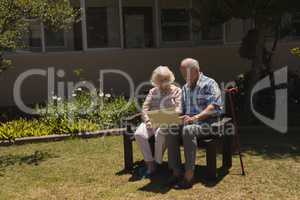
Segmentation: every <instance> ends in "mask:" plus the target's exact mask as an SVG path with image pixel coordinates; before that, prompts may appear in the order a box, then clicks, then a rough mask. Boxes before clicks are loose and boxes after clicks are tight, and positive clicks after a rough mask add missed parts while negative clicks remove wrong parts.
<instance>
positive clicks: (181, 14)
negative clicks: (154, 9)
mask: <svg viewBox="0 0 300 200" xmlns="http://www.w3.org/2000/svg"><path fill="white" fill-rule="evenodd" d="M190 3H191V1H190V0H189V1H181V0H161V1H160V18H161V20H160V23H161V40H162V42H186V41H190V40H191V17H190V12H189V10H190V6H191V5H190Z"/></svg>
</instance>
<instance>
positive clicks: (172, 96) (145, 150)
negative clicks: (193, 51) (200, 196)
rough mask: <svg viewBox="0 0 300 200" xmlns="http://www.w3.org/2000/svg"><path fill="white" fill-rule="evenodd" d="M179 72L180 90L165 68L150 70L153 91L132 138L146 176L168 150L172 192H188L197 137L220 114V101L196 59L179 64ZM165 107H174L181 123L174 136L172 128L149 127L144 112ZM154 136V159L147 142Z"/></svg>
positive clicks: (171, 74) (194, 160)
mask: <svg viewBox="0 0 300 200" xmlns="http://www.w3.org/2000/svg"><path fill="white" fill-rule="evenodd" d="M180 72H181V74H182V76H183V78H184V79H185V80H186V84H185V85H184V86H183V87H182V89H180V88H179V87H177V86H175V85H174V81H175V78H174V74H173V73H172V72H171V71H170V69H169V68H168V67H164V66H160V67H158V68H156V69H155V70H154V71H153V74H152V77H151V81H152V84H153V86H154V88H152V89H151V90H150V91H149V94H148V95H147V97H146V100H145V102H144V104H143V117H142V118H143V123H141V124H140V126H139V127H138V128H137V130H136V132H135V138H136V141H137V143H138V145H139V147H140V149H141V152H142V154H143V156H144V160H145V163H146V167H147V170H146V174H147V175H148V176H151V175H153V174H154V173H155V171H156V168H157V166H158V165H159V164H161V163H162V160H163V154H164V151H165V150H166V148H168V164H169V168H170V169H171V170H172V171H173V175H172V177H171V178H170V180H169V181H168V183H169V184H170V185H171V186H172V187H173V188H175V189H188V188H191V187H192V186H193V178H194V170H195V162H196V150H197V137H201V132H202V131H201V125H203V124H204V123H210V121H211V118H210V117H211V114H212V113H217V114H221V112H222V103H223V102H222V98H221V91H220V89H219V86H218V84H217V83H216V81H215V80H213V79H211V78H209V77H207V76H205V75H204V74H203V73H202V72H201V70H200V67H199V62H198V61H197V60H195V59H192V58H186V59H184V60H183V61H182V62H181V64H180ZM166 108H174V109H175V110H176V112H178V113H180V118H181V119H182V124H183V126H182V129H180V130H181V131H180V132H181V133H178V134H173V133H171V132H172V131H171V129H167V128H155V127H153V126H152V124H151V121H150V119H149V117H148V115H147V111H150V110H159V109H166ZM153 135H154V136H155V152H154V156H153V154H152V151H151V148H150V144H149V142H148V139H149V138H150V137H151V136H153ZM180 137H181V138H182V141H183V147H184V157H185V169H184V170H183V169H182V168H181V156H180V141H181V140H180V139H181V138H180Z"/></svg>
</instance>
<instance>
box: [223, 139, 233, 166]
mask: <svg viewBox="0 0 300 200" xmlns="http://www.w3.org/2000/svg"><path fill="white" fill-rule="evenodd" d="M232 142H233V137H232V136H225V137H224V139H223V162H222V165H223V168H225V169H230V168H231V166H232Z"/></svg>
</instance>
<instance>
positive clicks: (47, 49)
mask: <svg viewBox="0 0 300 200" xmlns="http://www.w3.org/2000/svg"><path fill="white" fill-rule="evenodd" d="M71 1H72V5H73V6H74V7H75V8H81V14H82V15H81V21H80V22H79V23H76V24H74V26H73V27H72V28H71V29H70V30H66V31H59V32H54V31H52V30H48V29H47V28H46V27H44V25H43V24H41V23H39V22H37V21H31V25H30V31H29V32H28V34H27V35H26V36H25V37H24V43H25V44H26V45H27V48H24V49H20V50H18V51H17V52H16V53H13V54H9V55H7V56H8V57H9V58H11V59H12V60H13V63H14V66H15V67H14V68H13V69H10V70H8V71H7V72H5V74H1V76H0V82H1V84H0V91H1V95H2V98H0V106H6V105H14V104H15V102H14V94H13V90H14V86H15V82H16V80H17V78H18V77H19V76H20V75H21V74H22V73H23V72H26V71H27V70H30V69H44V70H47V69H48V68H50V67H54V68H55V70H56V71H58V70H63V71H64V74H63V76H56V82H58V81H61V82H63V81H65V82H67V81H78V77H76V76H75V75H74V73H73V71H74V70H75V69H79V68H80V69H83V72H82V77H81V78H83V79H86V80H87V81H92V82H93V83H94V84H95V85H96V86H97V85H99V83H98V81H99V73H100V70H103V69H119V70H121V71H123V72H126V73H127V74H128V75H129V76H131V77H132V79H133V80H134V83H135V84H139V83H141V82H143V81H145V80H148V79H149V77H150V74H151V71H152V70H153V69H154V68H155V67H156V66H158V65H168V66H170V67H171V68H172V69H173V70H174V71H175V73H176V74H177V78H178V79H177V80H178V82H179V83H182V79H181V77H180V76H178V65H179V62H180V60H182V59H183V58H185V57H193V58H196V59H198V60H199V61H200V64H201V67H202V70H203V71H204V73H206V74H208V75H210V76H212V77H214V78H215V79H216V80H218V81H219V82H221V81H229V80H232V79H233V78H235V77H236V75H238V74H240V73H243V72H245V71H247V70H248V69H249V67H250V62H249V61H248V60H245V59H241V58H240V57H239V54H238V49H239V45H240V42H241V39H242V37H243V36H244V35H245V34H246V33H247V31H248V30H249V29H251V28H252V27H253V23H252V22H251V20H238V19H232V20H231V21H229V22H227V23H225V24H223V25H217V26H214V27H211V28H210V30H209V31H201V30H200V22H199V9H197V8H199V5H197V2H198V1H197V0H186V1H182V0H101V1H100V0H71ZM291 20H292V21H293V24H294V31H293V33H292V34H291V35H290V36H289V37H287V38H285V39H284V40H282V41H280V43H279V45H278V48H277V51H276V56H275V65H276V67H278V68H280V67H283V66H286V65H288V66H289V67H290V68H299V66H300V63H299V60H298V59H297V58H294V57H293V56H292V55H290V53H289V49H290V48H293V47H295V46H300V15H299V16H293V17H291ZM270 41H271V40H270ZM270 44H271V43H270ZM104 89H105V90H106V91H111V89H112V90H113V92H114V93H117V94H122V93H124V91H127V90H128V83H127V81H126V79H125V78H124V77H121V76H119V75H117V74H114V75H112V74H111V75H109V76H107V77H106V79H105V86H104ZM21 90H22V99H23V101H24V102H25V103H26V104H33V103H36V102H42V101H44V100H45V99H47V92H46V91H47V78H46V77H44V76H38V75H34V76H30V77H28V78H27V79H26V80H25V81H24V83H23V84H22V87H21ZM125 93H126V92H125ZM3 97H4V98H3Z"/></svg>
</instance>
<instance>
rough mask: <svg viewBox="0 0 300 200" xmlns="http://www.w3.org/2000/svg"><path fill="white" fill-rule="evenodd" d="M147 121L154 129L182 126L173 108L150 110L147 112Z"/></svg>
mask: <svg viewBox="0 0 300 200" xmlns="http://www.w3.org/2000/svg"><path fill="white" fill-rule="evenodd" d="M147 115H148V116H149V119H150V121H151V123H152V126H153V127H154V128H158V127H169V126H175V125H180V124H182V120H181V119H180V118H179V116H180V114H179V113H177V112H175V109H174V108H171V109H161V110H151V111H148V112H147Z"/></svg>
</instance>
